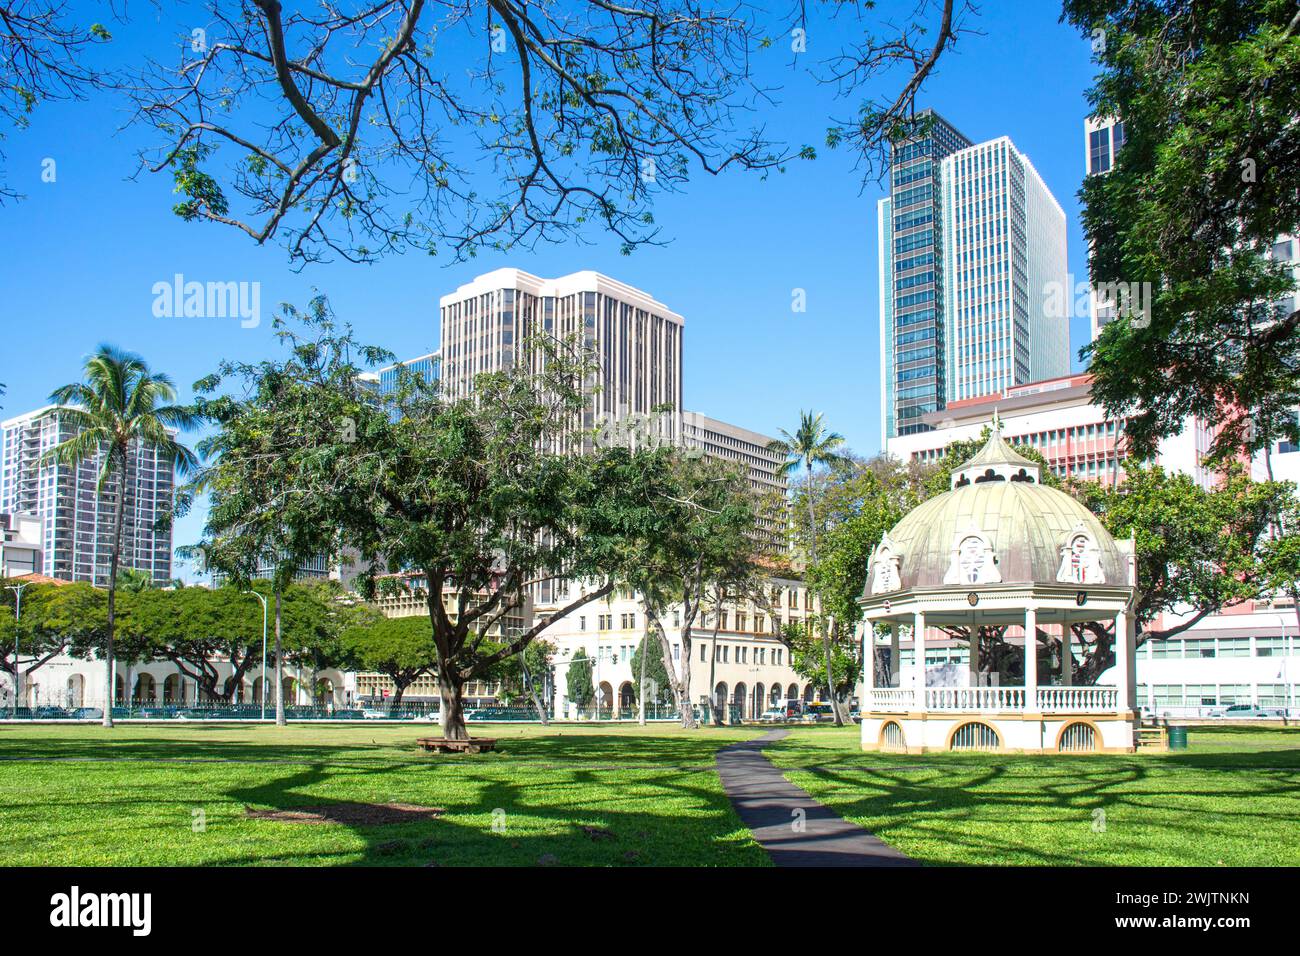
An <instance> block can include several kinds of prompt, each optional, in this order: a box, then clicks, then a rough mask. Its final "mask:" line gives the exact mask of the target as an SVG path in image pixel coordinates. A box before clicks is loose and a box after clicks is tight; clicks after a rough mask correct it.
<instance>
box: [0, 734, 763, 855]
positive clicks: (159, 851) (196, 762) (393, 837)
mask: <svg viewBox="0 0 1300 956" xmlns="http://www.w3.org/2000/svg"><path fill="white" fill-rule="evenodd" d="M475 732H476V733H478V734H482V735H490V734H491V735H496V736H498V737H502V738H504V739H503V741H502V744H501V746H502V751H501V752H498V753H491V754H481V755H478V756H470V755H453V756H432V755H427V754H425V753H423V752H422V751H420V750H418V749H417V748H416V747H415V738H416V737H418V736H424V735H428V734H430V733H436V728H434V727H432V726H425V725H409V724H408V725H405V726H392V725H361V726H350V725H341V726H340V725H330V726H319V725H318V726H311V725H303V724H295V725H290V726H289V727H287V728H283V729H277V728H275V727H273V726H251V727H248V726H244V727H241V726H228V725H207V726H205V725H198V726H195V725H189V726H177V725H128V724H119V725H118V726H117V727H116V728H114V729H113V730H111V731H105V730H104V729H103V728H101V727H98V726H84V725H82V726H55V725H37V726H30V727H23V726H15V725H7V726H3V727H0V834H3V835H4V836H3V839H0V865H9V866H13V865H35V864H48V865H78V864H89V865H105V864H107V865H146V864H152V865H163V866H197V865H208V864H218V865H245V864H271V865H275V864H296V865H339V864H375V865H387V864H394V865H424V864H429V863H436V864H439V865H448V866H454V865H473V864H478V865H536V864H537V863H538V862H539V861H545V862H546V863H552V862H553V863H554V864H556V865H598V866H638V865H661V866H673V865H704V866H714V865H720V866H737V865H751V866H765V865H768V860H767V856H766V854H765V853H764V852H763V850H762V849H761V848H760V847H759V846H758V844H756V843H755V842H754V841H753V839H752V838H751V837H750V834H749V831H748V830H746V829H745V828H744V827H743V826H742V825H741V823H740V820H739V819H738V818H737V817H736V815H735V813H734V812H733V811H732V809H731V806H730V804H729V803H728V801H727V799H726V797H725V796H724V795H723V793H722V788H721V786H720V784H719V781H718V775H717V773H716V772H715V771H714V769H713V761H714V755H715V753H716V751H717V750H718V748H719V747H722V746H724V745H726V744H727V743H730V742H732V741H734V740H739V739H744V738H746V737H750V736H753V732H752V731H747V730H737V731H731V730H706V731H701V732H699V733H696V734H685V733H682V732H681V731H680V730H676V729H674V728H672V727H668V726H651V727H649V728H646V729H645V730H641V729H640V728H637V727H618V726H610V727H603V726H593V727H590V728H585V727H583V728H578V727H569V726H565V727H556V728H547V729H545V730H544V729H543V728H541V727H531V726H529V727H510V726H506V727H495V726H494V727H492V728H490V729H489V728H486V727H480V728H476V729H475ZM344 802H359V803H403V804H417V805H421V806H433V807H440V808H443V809H444V810H445V811H446V812H445V814H443V815H442V816H440V817H438V818H437V819H435V820H418V821H414V822H402V823H396V824H385V825H364V826H363V825H348V824H339V823H323V824H303V823H285V822H280V821H275V820H259V819H249V818H247V817H246V815H245V811H246V808H253V809H260V810H265V809H283V808H292V807H302V806H321V805H331V804H338V803H344ZM196 810H201V811H202V814H203V821H204V823H205V825H206V829H203V830H201V831H200V832H195V826H194V821H195V819H196V816H195V811H196ZM497 810H501V811H504V815H501V814H496V815H495V817H494V811H497ZM494 820H495V821H498V822H499V823H504V828H501V827H500V826H498V830H494V829H493V823H494ZM583 826H588V827H595V828H599V830H601V831H608V833H611V834H613V836H612V837H608V836H605V835H604V834H603V833H599V832H597V833H595V834H594V838H593V836H592V835H589V834H588V833H586V832H584V831H583V829H582V827H583Z"/></svg>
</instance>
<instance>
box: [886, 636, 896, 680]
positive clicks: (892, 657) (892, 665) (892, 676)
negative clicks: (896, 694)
mask: <svg viewBox="0 0 1300 956" xmlns="http://www.w3.org/2000/svg"><path fill="white" fill-rule="evenodd" d="M885 686H886V687H897V686H898V625H897V624H896V623H892V622H891V623H890V625H889V680H888V682H887V683H886V684H885Z"/></svg>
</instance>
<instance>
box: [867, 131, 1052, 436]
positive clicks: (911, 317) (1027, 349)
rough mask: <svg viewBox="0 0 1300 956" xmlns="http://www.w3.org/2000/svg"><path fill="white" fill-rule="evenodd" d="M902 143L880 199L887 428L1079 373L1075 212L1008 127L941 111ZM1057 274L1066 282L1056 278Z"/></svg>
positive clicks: (902, 428) (922, 422)
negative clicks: (971, 133)
mask: <svg viewBox="0 0 1300 956" xmlns="http://www.w3.org/2000/svg"><path fill="white" fill-rule="evenodd" d="M921 115H922V117H923V118H924V119H925V120H926V122H924V123H923V124H922V125H921V127H920V131H919V133H918V135H917V136H916V137H914V138H912V139H909V140H907V141H904V142H901V143H899V144H897V145H895V146H894V147H893V149H892V152H891V156H890V194H889V196H888V198H886V199H882V200H880V202H879V203H878V206H877V210H878V213H879V223H878V230H879V267H880V277H881V279H880V291H879V297H880V303H879V304H880V336H881V338H880V349H881V429H882V434H883V435H884V436H885V438H886V439H888V438H892V437H894V436H896V435H907V434H912V433H914V432H919V431H925V430H927V429H929V428H931V427H933V426H932V425H930V424H929V423H928V422H927V421H926V417H927V416H930V415H932V414H933V413H935V412H939V411H942V410H943V409H944V408H945V407H946V406H947V405H948V403H949V402H952V401H959V400H962V399H966V398H971V397H975V396H978V395H982V394H989V393H993V392H996V391H998V390H999V389H1001V388H1005V387H1008V386H1011V385H1019V384H1022V383H1025V382H1030V381H1034V380H1036V379H1040V378H1047V377H1052V376H1056V375H1064V374H1065V373H1066V372H1068V371H1069V325H1068V321H1067V320H1066V319H1064V318H1060V317H1052V316H1050V315H1049V314H1048V313H1049V310H1048V309H1047V301H1048V298H1047V296H1048V291H1049V290H1050V289H1052V288H1059V289H1061V290H1065V289H1067V288H1068V285H1067V283H1068V276H1067V273H1066V244H1065V213H1064V211H1063V210H1062V209H1061V207H1060V205H1059V204H1058V203H1057V202H1056V200H1055V199H1054V198H1053V197H1052V194H1051V193H1050V191H1049V190H1048V189H1047V187H1046V185H1045V184H1044V183H1043V180H1042V178H1041V177H1040V176H1039V175H1038V172H1037V171H1036V170H1035V169H1034V167H1033V164H1032V163H1030V161H1029V159H1028V157H1026V156H1025V155H1024V154H1023V153H1021V152H1020V151H1019V150H1017V149H1016V147H1015V145H1014V144H1013V143H1012V142H1011V141H1010V140H1009V139H1007V138H1006V137H1001V138H999V139H995V140H990V141H988V142H985V143H978V144H976V143H972V142H971V141H970V140H969V139H967V138H966V137H965V136H963V135H962V134H961V133H959V132H958V131H957V130H956V129H955V128H954V127H953V126H952V125H951V124H949V123H948V122H947V121H945V120H944V119H943V118H942V117H940V116H939V115H938V114H937V113H934V112H933V111H932V110H927V111H924V112H923V113H922V114H921ZM1053 284H1059V285H1056V286H1054V285H1053Z"/></svg>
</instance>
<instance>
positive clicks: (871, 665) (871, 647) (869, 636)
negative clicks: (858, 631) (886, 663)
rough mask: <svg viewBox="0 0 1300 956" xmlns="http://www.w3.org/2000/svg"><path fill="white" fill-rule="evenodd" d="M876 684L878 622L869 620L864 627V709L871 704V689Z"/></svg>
mask: <svg viewBox="0 0 1300 956" xmlns="http://www.w3.org/2000/svg"><path fill="white" fill-rule="evenodd" d="M875 686H876V622H875V621H872V620H868V621H867V623H866V626H865V627H864V628H863V629H862V690H863V696H864V697H865V698H866V700H864V701H863V702H862V703H863V709H866V708H868V707H870V706H871V691H872V689H873V688H874V687H875Z"/></svg>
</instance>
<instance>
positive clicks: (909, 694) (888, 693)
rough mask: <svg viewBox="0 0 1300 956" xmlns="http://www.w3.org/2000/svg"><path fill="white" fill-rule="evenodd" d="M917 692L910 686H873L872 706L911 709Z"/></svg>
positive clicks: (880, 708)
mask: <svg viewBox="0 0 1300 956" xmlns="http://www.w3.org/2000/svg"><path fill="white" fill-rule="evenodd" d="M915 701H916V693H915V692H914V691H913V690H912V688H910V687H873V688H872V690H871V706H872V707H875V708H876V709H877V710H910V709H911V708H912V706H913V704H914V703H915Z"/></svg>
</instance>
